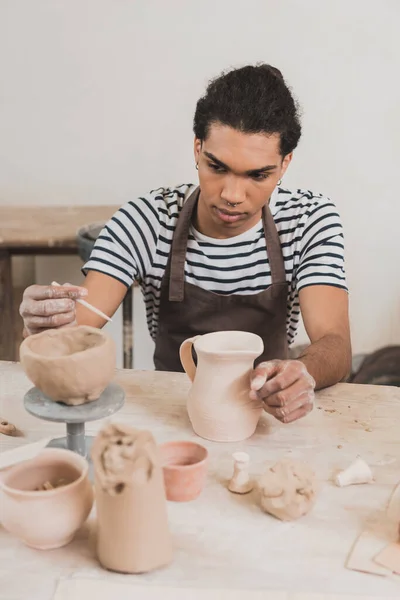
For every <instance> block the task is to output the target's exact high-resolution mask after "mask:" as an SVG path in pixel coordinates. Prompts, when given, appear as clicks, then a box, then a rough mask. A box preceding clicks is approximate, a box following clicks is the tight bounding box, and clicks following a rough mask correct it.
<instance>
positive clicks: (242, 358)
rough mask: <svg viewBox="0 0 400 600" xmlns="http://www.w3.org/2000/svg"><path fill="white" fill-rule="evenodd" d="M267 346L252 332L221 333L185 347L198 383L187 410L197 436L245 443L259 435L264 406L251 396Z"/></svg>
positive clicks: (185, 360)
mask: <svg viewBox="0 0 400 600" xmlns="http://www.w3.org/2000/svg"><path fill="white" fill-rule="evenodd" d="M193 347H194V349H195V351H196V354H197V359H198V363H197V368H196V365H195V364H194V361H193V358H192V348H193ZM263 347H264V345H263V341H262V339H261V338H260V337H259V336H258V335H255V334H253V333H248V332H246V331H217V332H213V333H207V334H206V335H201V336H196V337H194V338H189V339H187V340H185V341H184V342H183V344H182V345H181V347H180V358H181V362H182V365H183V368H184V369H185V371H186V373H187V375H188V376H189V378H190V379H191V380H192V382H193V385H192V388H191V390H190V392H189V396H188V402H187V410H188V415H189V418H190V421H191V423H192V426H193V429H194V431H195V432H196V433H197V435H199V436H200V437H203V438H205V439H208V440H211V441H214V442H239V441H241V440H244V439H247V438H249V437H250V436H251V435H253V433H254V431H255V429H256V427H257V423H258V420H259V418H260V416H261V414H262V411H263V405H262V403H261V402H259V401H258V400H252V399H250V397H249V394H250V376H251V372H252V370H253V367H254V361H255V359H256V358H257V357H258V356H260V355H261V354H262V352H263Z"/></svg>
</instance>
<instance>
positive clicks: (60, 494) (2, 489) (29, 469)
mask: <svg viewBox="0 0 400 600" xmlns="http://www.w3.org/2000/svg"><path fill="white" fill-rule="evenodd" d="M88 470H89V464H88V462H87V460H86V459H85V458H83V457H82V456H80V455H79V454H76V453H75V452H71V451H70V450H62V449H60V448H45V449H43V450H42V451H41V452H40V453H39V454H38V455H37V456H36V457H35V458H33V459H31V460H26V461H24V462H22V463H19V464H18V465H14V466H13V467H10V468H9V469H8V470H7V471H4V472H3V473H1V477H0V493H1V498H0V506H1V514H0V521H1V523H2V525H3V527H4V529H6V530H7V531H9V532H10V533H12V534H13V535H15V536H17V537H18V538H20V539H21V540H22V541H23V542H24V543H25V544H27V545H28V546H31V547H32V548H38V549H40V550H49V549H52V548H60V547H61V546H65V545H66V544H68V543H69V542H70V541H71V540H72V538H73V537H74V535H75V533H76V532H77V531H78V529H79V528H80V527H81V525H82V524H83V523H84V522H85V521H86V519H87V517H88V516H89V513H90V510H91V508H92V505H93V490H92V486H91V483H90V481H89V478H88Z"/></svg>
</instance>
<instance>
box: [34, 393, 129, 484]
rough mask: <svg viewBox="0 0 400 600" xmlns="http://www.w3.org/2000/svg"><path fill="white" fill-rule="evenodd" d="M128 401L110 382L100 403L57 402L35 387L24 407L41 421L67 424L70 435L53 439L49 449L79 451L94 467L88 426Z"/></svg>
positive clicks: (91, 438)
mask: <svg viewBox="0 0 400 600" xmlns="http://www.w3.org/2000/svg"><path fill="white" fill-rule="evenodd" d="M124 400H125V392H124V390H123V389H122V388H121V387H120V386H119V385H117V384H116V383H110V385H108V386H107V387H106V389H105V390H104V392H103V393H102V394H101V396H100V397H99V398H98V400H94V401H93V402H88V403H87V404H81V405H79V406H69V405H67V404H64V403H62V402H55V401H54V400H52V399H51V398H48V397H47V396H46V395H45V394H43V393H42V392H41V391H40V390H39V389H38V388H36V387H34V388H31V389H30V390H29V391H28V392H27V393H26V394H25V397H24V406H25V409H26V411H27V412H28V413H30V414H31V415H33V416H34V417H37V418H38V419H43V420H44V421H53V422H57V423H65V424H66V430H67V432H66V433H67V435H66V436H65V437H61V438H54V439H52V440H51V441H50V442H49V443H48V445H47V446H48V447H51V448H64V449H68V450H71V451H72V452H76V453H77V454H80V455H81V456H84V457H85V458H86V459H87V460H88V461H89V465H90V467H91V459H90V448H91V446H92V443H93V439H94V438H93V436H87V435H85V423H86V422H88V421H97V420H98V419H104V418H106V417H110V416H111V415H113V414H114V413H115V412H117V411H118V410H119V409H120V408H121V407H122V406H123V404H124ZM91 471H92V469H90V473H91Z"/></svg>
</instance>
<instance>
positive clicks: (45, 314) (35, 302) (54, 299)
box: [19, 285, 87, 334]
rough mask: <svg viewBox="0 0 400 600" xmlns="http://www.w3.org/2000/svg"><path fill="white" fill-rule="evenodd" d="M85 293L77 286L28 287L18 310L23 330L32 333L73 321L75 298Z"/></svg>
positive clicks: (85, 291)
mask: <svg viewBox="0 0 400 600" xmlns="http://www.w3.org/2000/svg"><path fill="white" fill-rule="evenodd" d="M86 295H87V290H86V289H85V288H80V287H78V286H68V287H66V286H65V287H64V286H63V287H55V286H40V285H32V286H30V287H28V288H27V289H26V290H25V292H24V295H23V298H22V303H21V306H20V310H19V312H20V315H21V317H22V318H23V320H24V328H25V330H26V331H27V332H28V333H29V334H32V333H39V332H40V331H43V330H44V329H50V328H54V327H63V326H65V325H69V324H71V323H74V322H75V300H76V299H78V298H81V297H84V296H86Z"/></svg>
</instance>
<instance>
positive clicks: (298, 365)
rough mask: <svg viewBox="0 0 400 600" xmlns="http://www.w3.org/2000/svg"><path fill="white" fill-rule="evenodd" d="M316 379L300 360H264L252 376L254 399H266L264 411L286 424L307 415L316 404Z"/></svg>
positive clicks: (251, 393)
mask: <svg viewBox="0 0 400 600" xmlns="http://www.w3.org/2000/svg"><path fill="white" fill-rule="evenodd" d="M314 388H315V381H314V379H313V377H311V375H310V374H309V372H308V371H307V368H306V366H305V365H304V364H303V363H302V362H301V361H299V360H271V361H268V362H263V363H260V364H259V365H258V366H257V367H256V368H255V369H254V371H253V373H252V376H251V392H250V398H251V399H252V400H262V401H263V403H264V410H265V411H266V412H268V413H269V414H271V415H273V416H274V417H276V418H277V419H278V420H279V421H282V422H283V423H291V422H292V421H296V420H297V419H300V418H301V417H304V416H305V415H307V414H308V413H309V412H310V411H311V410H312V409H313V406H314Z"/></svg>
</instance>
